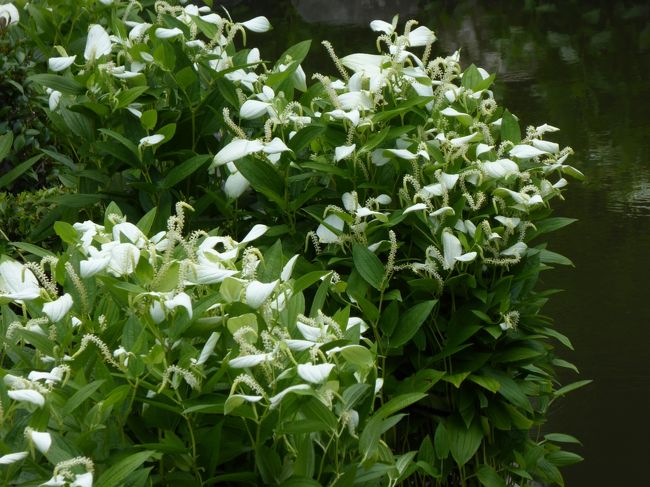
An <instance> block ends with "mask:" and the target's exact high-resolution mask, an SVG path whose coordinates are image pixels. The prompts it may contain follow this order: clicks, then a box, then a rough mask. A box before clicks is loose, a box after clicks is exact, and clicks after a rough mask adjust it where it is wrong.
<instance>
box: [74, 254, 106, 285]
mask: <svg viewBox="0 0 650 487" xmlns="http://www.w3.org/2000/svg"><path fill="white" fill-rule="evenodd" d="M110 261H111V256H110V254H107V253H98V254H97V255H95V256H93V257H91V258H90V259H88V260H82V261H81V262H79V274H80V275H81V277H82V278H84V279H86V278H88V277H92V276H94V275H95V274H98V273H100V272H101V271H103V270H104V269H106V267H108V264H109V262H110Z"/></svg>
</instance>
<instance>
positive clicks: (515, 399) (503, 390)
mask: <svg viewBox="0 0 650 487" xmlns="http://www.w3.org/2000/svg"><path fill="white" fill-rule="evenodd" d="M484 375H488V376H490V377H492V378H493V379H496V380H497V381H499V383H500V384H501V387H499V391H498V392H499V394H500V395H502V396H503V397H505V398H506V399H507V400H508V401H510V402H511V403H512V404H514V405H515V406H517V407H519V408H521V409H523V410H525V411H528V412H532V411H533V408H532V407H531V405H530V401H529V400H528V397H527V396H526V394H524V391H523V390H522V388H521V387H520V386H519V384H517V383H516V382H515V381H514V380H513V379H512V378H510V377H509V376H508V375H507V374H505V373H503V372H500V371H496V370H492V369H488V370H485V371H484Z"/></svg>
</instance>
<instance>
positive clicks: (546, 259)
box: [539, 249, 575, 267]
mask: <svg viewBox="0 0 650 487" xmlns="http://www.w3.org/2000/svg"><path fill="white" fill-rule="evenodd" d="M539 260H540V262H543V263H544V264H557V265H566V266H571V267H575V266H574V265H573V262H571V259H569V258H567V257H565V256H563V255H561V254H558V253H557V252H551V251H550V250H546V249H542V250H541V251H540V252H539Z"/></svg>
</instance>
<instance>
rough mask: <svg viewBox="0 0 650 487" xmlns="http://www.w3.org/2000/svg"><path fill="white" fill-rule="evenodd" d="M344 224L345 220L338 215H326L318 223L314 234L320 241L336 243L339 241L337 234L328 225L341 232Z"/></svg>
mask: <svg viewBox="0 0 650 487" xmlns="http://www.w3.org/2000/svg"><path fill="white" fill-rule="evenodd" d="M344 226H345V222H344V221H343V220H342V219H341V218H340V217H339V216H337V215H327V217H326V218H325V220H323V223H321V224H320V225H318V228H317V229H316V236H317V237H318V240H319V241H320V242H321V243H326V244H329V243H337V242H339V241H340V238H339V236H338V235H337V234H336V233H334V232H333V231H332V230H330V229H329V228H328V227H331V228H334V229H335V230H338V231H339V232H342V231H343V227H344Z"/></svg>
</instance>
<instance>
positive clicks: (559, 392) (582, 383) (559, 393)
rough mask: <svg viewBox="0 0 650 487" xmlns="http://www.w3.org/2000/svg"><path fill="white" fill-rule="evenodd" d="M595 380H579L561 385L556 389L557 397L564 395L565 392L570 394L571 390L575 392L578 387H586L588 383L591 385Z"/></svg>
mask: <svg viewBox="0 0 650 487" xmlns="http://www.w3.org/2000/svg"><path fill="white" fill-rule="evenodd" d="M592 382H593V380H591V379H587V380H579V381H577V382H573V383H571V384H568V385H566V386H564V387H560V388H559V389H558V390H557V391H555V397H558V396H563V395H565V394H568V393H569V392H573V391H575V390H577V389H580V388H581V387H584V386H586V385H589V384H591V383H592Z"/></svg>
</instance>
